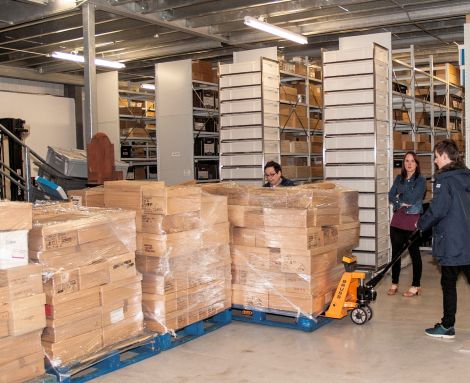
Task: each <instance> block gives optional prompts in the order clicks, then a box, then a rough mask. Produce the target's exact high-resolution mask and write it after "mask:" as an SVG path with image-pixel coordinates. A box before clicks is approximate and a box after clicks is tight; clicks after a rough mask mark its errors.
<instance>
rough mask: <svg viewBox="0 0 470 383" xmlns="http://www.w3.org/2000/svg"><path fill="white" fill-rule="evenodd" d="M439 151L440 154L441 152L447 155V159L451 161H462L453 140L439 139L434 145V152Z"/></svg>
mask: <svg viewBox="0 0 470 383" xmlns="http://www.w3.org/2000/svg"><path fill="white" fill-rule="evenodd" d="M436 152H437V153H439V155H440V156H442V154H443V153H446V154H447V156H448V157H449V160H451V161H452V162H455V163H458V164H461V163H463V161H462V159H461V158H460V152H459V147H458V146H457V144H456V142H455V141H454V140H450V139H445V140H442V141H439V142H438V143H436V145H434V153H436Z"/></svg>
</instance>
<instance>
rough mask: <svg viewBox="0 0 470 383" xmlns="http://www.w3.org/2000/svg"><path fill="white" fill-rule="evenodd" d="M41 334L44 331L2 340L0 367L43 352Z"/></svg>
mask: <svg viewBox="0 0 470 383" xmlns="http://www.w3.org/2000/svg"><path fill="white" fill-rule="evenodd" d="M41 333H42V330H40V331H33V332H30V333H27V334H23V335H19V336H8V337H6V338H0V366H4V365H5V364H7V363H9V362H12V361H14V360H16V359H18V358H21V357H23V356H25V355H31V354H34V353H37V352H42V346H41ZM2 372H3V369H2Z"/></svg>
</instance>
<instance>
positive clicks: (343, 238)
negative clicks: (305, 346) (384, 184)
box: [204, 183, 359, 317]
mask: <svg viewBox="0 0 470 383" xmlns="http://www.w3.org/2000/svg"><path fill="white" fill-rule="evenodd" d="M325 186H327V187H332V188H331V189H322V187H325ZM204 190H207V191H209V192H210V193H215V194H221V195H227V196H228V203H229V206H228V207H229V220H230V223H231V255H232V282H233V285H232V302H233V304H235V305H242V306H245V307H249V308H255V309H258V310H282V311H289V312H293V313H295V314H297V315H304V316H309V317H310V316H312V315H313V316H316V315H318V314H320V313H321V312H322V311H323V310H324V308H325V305H326V304H328V303H329V302H330V300H331V297H332V292H333V291H334V289H335V288H336V286H337V283H338V279H339V277H340V275H341V273H342V272H343V270H344V269H343V265H342V263H341V258H342V255H345V254H350V253H351V249H352V248H353V247H354V246H356V245H357V243H358V238H359V223H358V207H357V197H358V193H357V192H355V191H350V190H346V189H344V188H334V185H333V184H328V185H325V184H315V185H312V184H310V185H304V186H299V187H292V188H284V189H267V188H252V187H247V186H240V185H236V184H230V183H227V184H219V185H210V186H209V185H207V186H204Z"/></svg>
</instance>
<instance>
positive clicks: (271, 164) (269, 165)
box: [264, 161, 282, 173]
mask: <svg viewBox="0 0 470 383" xmlns="http://www.w3.org/2000/svg"><path fill="white" fill-rule="evenodd" d="M267 168H274V171H275V172H276V173H279V172H280V171H282V168H281V165H279V164H278V163H277V162H275V161H268V162H267V163H266V165H264V170H266V169H267Z"/></svg>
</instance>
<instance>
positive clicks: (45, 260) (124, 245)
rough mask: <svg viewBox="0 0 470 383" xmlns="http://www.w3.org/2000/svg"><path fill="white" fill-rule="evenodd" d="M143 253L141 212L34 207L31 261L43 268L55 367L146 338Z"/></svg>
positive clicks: (46, 340) (46, 335)
mask: <svg viewBox="0 0 470 383" xmlns="http://www.w3.org/2000/svg"><path fill="white" fill-rule="evenodd" d="M135 249H136V231H135V212H133V211H127V210H118V209H103V208H84V207H75V206H72V205H71V204H56V205H39V206H36V207H34V208H33V228H32V230H31V231H30V232H29V257H30V259H31V260H32V261H33V262H37V263H40V264H41V265H42V266H43V286H44V292H45V294H46V302H45V303H46V310H45V311H46V328H45V329H44V331H43V334H42V345H43V347H44V350H45V353H46V356H47V357H48V358H49V360H50V362H51V364H52V365H54V366H61V365H66V364H69V363H72V362H77V361H80V360H82V359H85V358H86V357H89V356H91V355H92V354H93V353H95V352H98V351H101V350H103V349H105V348H107V347H109V348H110V349H112V348H113V345H115V344H116V343H118V342H120V341H123V340H127V339H130V338H132V337H135V336H138V335H139V334H141V332H142V330H143V313H142V308H141V302H142V289H141V283H140V281H141V276H140V275H139V274H138V273H137V271H136V267H135Z"/></svg>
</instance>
